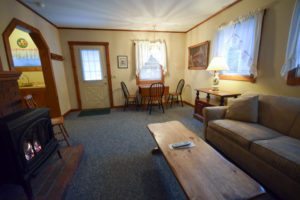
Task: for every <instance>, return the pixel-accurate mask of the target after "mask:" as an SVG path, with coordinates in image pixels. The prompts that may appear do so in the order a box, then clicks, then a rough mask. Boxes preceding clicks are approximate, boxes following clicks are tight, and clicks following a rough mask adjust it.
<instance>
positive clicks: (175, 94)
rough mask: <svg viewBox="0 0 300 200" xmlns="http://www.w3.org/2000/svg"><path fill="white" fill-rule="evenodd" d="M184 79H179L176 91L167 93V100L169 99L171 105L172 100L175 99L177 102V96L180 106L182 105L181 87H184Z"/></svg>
mask: <svg viewBox="0 0 300 200" xmlns="http://www.w3.org/2000/svg"><path fill="white" fill-rule="evenodd" d="M184 83H185V81H184V79H181V80H180V81H179V82H178V84H177V88H176V91H175V92H173V93H169V97H168V101H167V102H168V103H169V101H171V107H172V105H173V101H174V100H176V102H177V103H179V98H180V102H181V106H182V107H183V102H182V96H181V94H182V90H183V87H184Z"/></svg>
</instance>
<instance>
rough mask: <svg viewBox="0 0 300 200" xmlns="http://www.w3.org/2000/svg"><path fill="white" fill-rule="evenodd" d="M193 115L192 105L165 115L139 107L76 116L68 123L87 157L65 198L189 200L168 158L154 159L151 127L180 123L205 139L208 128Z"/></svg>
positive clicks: (73, 136) (167, 112) (72, 139)
mask: <svg viewBox="0 0 300 200" xmlns="http://www.w3.org/2000/svg"><path fill="white" fill-rule="evenodd" d="M192 115H193V108H192V107H189V106H186V105H185V106H184V107H180V106H173V107H172V108H168V109H166V110H165V114H163V113H162V112H161V111H160V110H158V108H157V107H155V108H154V109H153V112H152V115H149V114H148V112H146V111H135V109H134V108H133V109H128V110H126V111H125V112H123V110H122V109H112V110H111V113H110V114H107V115H98V116H89V117H78V112H74V113H70V114H69V115H68V116H67V117H66V120H65V126H66V128H67V130H68V132H69V134H70V142H71V144H72V145H77V144H83V146H84V155H83V157H82V160H81V163H80V166H79V167H78V170H77V172H76V174H75V175H74V177H73V179H72V181H71V183H70V185H69V188H68V189H67V191H66V194H65V199H67V200H74V199H80V200H83V199H101V200H110V199H114V200H116V199H135V200H137V199H141V200H142V199H149V200H150V199H151V200H153V199H185V198H186V197H185V195H184V193H183V191H182V189H181V187H180V185H179V183H178V182H177V181H176V178H175V177H174V175H173V173H172V171H171V170H170V168H169V166H168V165H167V163H166V161H165V160H164V158H163V156H162V155H161V154H158V155H152V154H151V149H152V148H153V147H155V146H156V145H155V141H154V140H153V138H152V136H151V135H150V133H149V131H148V129H147V127H146V126H147V124H149V123H155V122H165V121H170V120H178V121H181V122H182V123H183V124H184V125H185V126H186V127H188V128H189V129H190V130H192V131H193V132H195V133H196V134H198V135H199V136H200V137H203V134H202V123H201V122H199V121H197V120H196V119H194V118H193V116H192Z"/></svg>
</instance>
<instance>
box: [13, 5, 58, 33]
mask: <svg viewBox="0 0 300 200" xmlns="http://www.w3.org/2000/svg"><path fill="white" fill-rule="evenodd" d="M16 1H17V2H18V3H20V4H21V5H23V6H24V7H25V8H27V9H29V10H30V11H31V12H33V13H35V14H36V15H38V16H39V17H40V18H42V19H44V20H45V21H46V22H48V23H49V24H51V25H52V26H54V27H55V28H57V26H56V25H55V24H54V23H53V22H51V21H50V20H49V19H47V18H46V17H44V16H42V15H40V14H39V13H38V12H36V11H35V10H33V9H32V8H30V7H29V6H27V5H26V4H25V3H24V2H23V1H21V0H16Z"/></svg>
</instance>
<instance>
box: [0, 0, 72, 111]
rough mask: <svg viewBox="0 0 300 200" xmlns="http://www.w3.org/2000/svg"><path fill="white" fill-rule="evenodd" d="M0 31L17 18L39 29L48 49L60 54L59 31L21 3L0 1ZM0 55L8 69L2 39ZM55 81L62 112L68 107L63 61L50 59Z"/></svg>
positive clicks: (9, 0) (11, 0)
mask: <svg viewBox="0 0 300 200" xmlns="http://www.w3.org/2000/svg"><path fill="white" fill-rule="evenodd" d="M0 10H1V12H0V19H1V20H0V32H1V33H3V31H4V30H5V28H6V27H7V25H8V24H9V23H10V21H11V20H12V19H13V18H17V19H19V20H21V21H24V22H25V23H28V24H30V25H31V26H33V27H35V28H37V29H39V30H40V31H41V33H42V35H43V37H44V39H45V40H46V42H47V44H48V46H49V48H50V51H51V52H52V53H56V54H62V51H61V46H60V40H59V33H58V30H57V29H56V28H55V27H54V26H52V25H51V24H49V23H48V22H46V21H45V20H44V19H42V18H40V17H39V16H37V15H36V14H34V13H33V12H32V11H30V10H28V9H27V8H25V7H24V6H23V5H21V4H20V3H18V2H17V1H14V0H1V1H0ZM0 56H1V61H2V64H3V68H4V70H8V69H9V67H8V63H7V59H6V53H5V48H4V44H3V40H0ZM52 66H53V71H54V76H55V82H56V85H57V87H61V88H64V89H59V90H58V97H59V103H60V109H61V112H62V114H63V113H65V112H66V111H68V110H69V109H70V103H69V94H68V90H67V83H66V77H65V71H64V67H63V63H59V62H56V61H52Z"/></svg>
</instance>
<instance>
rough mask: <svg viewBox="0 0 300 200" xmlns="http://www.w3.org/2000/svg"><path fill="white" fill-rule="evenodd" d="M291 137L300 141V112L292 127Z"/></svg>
mask: <svg viewBox="0 0 300 200" xmlns="http://www.w3.org/2000/svg"><path fill="white" fill-rule="evenodd" d="M289 135H290V136H291V137H294V138H297V139H299V140H300V112H299V113H298V115H297V117H296V119H295V121H294V123H293V125H292V128H291V130H290V132H289Z"/></svg>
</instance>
